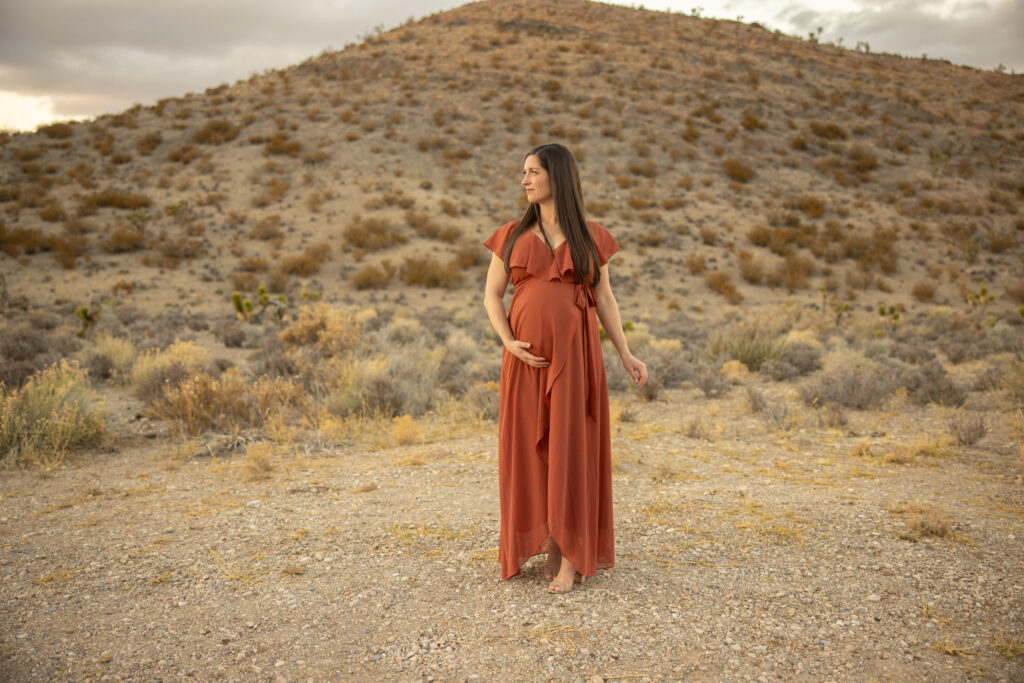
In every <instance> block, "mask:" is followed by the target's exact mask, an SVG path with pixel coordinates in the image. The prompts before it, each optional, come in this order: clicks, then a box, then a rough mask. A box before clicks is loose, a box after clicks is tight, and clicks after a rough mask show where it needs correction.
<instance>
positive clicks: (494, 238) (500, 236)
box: [484, 221, 518, 258]
mask: <svg viewBox="0 0 1024 683" xmlns="http://www.w3.org/2000/svg"><path fill="white" fill-rule="evenodd" d="M516 225H518V222H517V221H510V222H508V223H506V224H505V225H503V226H501V227H500V228H498V229H497V230H495V231H494V234H493V235H491V236H490V237H488V238H487V239H486V240H484V246H485V247H487V248H488V249H490V250H491V251H493V252H494V253H495V254H496V255H497V257H498V258H501V255H502V254H503V253H504V251H505V242H506V241H507V240H508V236H509V234H511V232H512V229H513V228H515V227H516Z"/></svg>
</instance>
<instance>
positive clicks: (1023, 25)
mask: <svg viewBox="0 0 1024 683" xmlns="http://www.w3.org/2000/svg"><path fill="white" fill-rule="evenodd" d="M862 5H863V6H862V9H860V10H858V11H856V12H845V13H835V12H818V11H814V10H812V9H808V8H807V7H806V6H804V5H797V4H793V5H790V6H789V7H787V8H786V9H785V10H783V11H781V12H780V13H779V14H778V17H779V20H780V21H781V22H782V23H785V24H789V25H791V26H793V27H794V29H796V31H797V32H798V33H799V34H800V35H807V34H808V33H810V32H811V31H815V30H817V28H818V27H822V28H823V29H824V31H823V33H822V39H823V40H830V41H835V40H837V39H838V38H840V37H842V38H843V39H844V40H845V44H846V45H847V46H851V47H852V46H854V45H855V44H856V43H857V42H859V41H862V42H866V43H868V44H870V46H871V49H872V51H874V52H892V53H897V54H902V55H904V56H907V57H920V56H921V55H923V54H927V55H928V56H929V57H932V58H936V57H941V58H942V59H948V60H949V61H951V62H953V63H955V64H964V65H967V66H973V67H977V68H981V69H994V68H996V67H998V66H999V65H1000V64H1002V65H1004V66H1005V67H1006V68H1007V69H1013V70H1015V71H1016V72H1018V73H1020V72H1022V71H1024V0H995V1H993V2H984V1H978V2H962V3H957V4H955V5H953V6H952V7H951V8H946V5H945V3H941V2H935V1H934V0H933V1H931V2H918V1H915V0H871V1H868V2H864V3H862Z"/></svg>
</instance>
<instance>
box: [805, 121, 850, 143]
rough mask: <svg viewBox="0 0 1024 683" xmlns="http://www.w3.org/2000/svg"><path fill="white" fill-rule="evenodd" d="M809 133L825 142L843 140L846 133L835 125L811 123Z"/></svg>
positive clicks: (818, 122)
mask: <svg viewBox="0 0 1024 683" xmlns="http://www.w3.org/2000/svg"><path fill="white" fill-rule="evenodd" d="M811 132H812V133H814V134H815V135H816V136H818V137H819V138H823V139H825V140H845V139H846V131H845V130H843V128H842V127H841V126H839V125H838V124H835V123H821V122H820V121H811Z"/></svg>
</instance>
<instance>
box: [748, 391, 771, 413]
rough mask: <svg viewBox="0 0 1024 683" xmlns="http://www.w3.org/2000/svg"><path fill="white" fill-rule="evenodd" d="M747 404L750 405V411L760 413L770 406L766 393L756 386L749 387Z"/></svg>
mask: <svg viewBox="0 0 1024 683" xmlns="http://www.w3.org/2000/svg"><path fill="white" fill-rule="evenodd" d="M747 405H748V406H749V407H750V412H752V413H760V412H763V411H764V410H765V409H766V408H767V407H768V402H767V401H765V399H764V394H762V393H761V392H760V390H758V389H757V388H756V387H747Z"/></svg>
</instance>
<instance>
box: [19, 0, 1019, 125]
mask: <svg viewBox="0 0 1024 683" xmlns="http://www.w3.org/2000/svg"><path fill="white" fill-rule="evenodd" d="M461 4H464V0H369V1H367V0H359V1H358V2H357V1H355V0H291V1H286V2H282V1H281V0H159V1H158V0H0V129H11V130H31V129H34V128H35V127H36V126H37V125H39V124H40V123H44V122H47V121H53V120H58V119H67V118H81V117H89V116H94V115H97V114H102V113H111V112H117V111H121V110H124V109H126V108H128V107H130V106H132V105H133V104H136V103H139V104H152V103H153V102H155V101H156V100H157V99H160V98H162V97H173V96H179V95H184V94H185V93H187V92H201V91H203V90H205V89H206V88H208V87H213V86H217V85H220V84H221V83H233V82H235V81H237V80H239V79H244V78H248V77H249V76H251V75H252V74H254V73H260V72H262V71H264V70H266V69H277V68H281V67H286V66H289V65H292V64H296V63H298V62H301V61H303V60H304V59H306V58H307V57H312V56H315V55H317V54H319V53H320V52H322V51H323V50H324V49H328V48H332V49H340V48H342V47H344V46H345V45H346V44H347V43H351V42H355V41H357V40H358V39H359V37H360V36H364V35H366V34H368V33H369V32H371V31H373V29H374V28H375V27H376V26H383V27H384V28H388V29H390V28H393V27H395V26H397V25H398V24H401V23H402V22H404V21H405V20H406V19H408V18H410V17H415V18H419V17H423V16H426V15H428V14H432V13H434V12H438V11H442V10H447V9H451V8H453V7H457V6H459V5H461ZM616 4H632V3H623V2H619V3H616ZM635 4H636V5H637V6H639V5H640V4H642V5H643V6H644V7H646V8H647V9H658V10H665V9H671V10H674V11H679V12H686V13H691V12H693V11H694V10H695V8H701V9H700V14H701V16H705V17H717V18H724V19H736V18H738V17H742V19H743V21H746V22H752V21H756V22H758V23H760V24H762V25H763V26H765V27H767V28H770V29H780V30H782V31H784V32H785V33H789V34H791V35H799V36H803V37H806V36H807V34H808V33H809V32H811V31H815V30H817V29H818V28H819V27H820V28H821V29H822V33H821V40H823V41H825V42H830V41H836V40H838V39H839V38H842V39H843V45H845V46H848V47H853V46H855V45H856V44H857V43H858V42H865V43H868V44H869V45H870V46H871V50H872V51H873V52H895V53H899V54H903V55H906V56H913V57H918V56H921V55H922V54H927V55H928V56H929V57H941V58H943V59H948V60H950V61H952V62H954V63H956V64H966V65H969V66H975V67H979V68H983V69H994V68H997V67H998V66H999V65H1000V64H1002V65H1003V66H1004V67H1005V68H1006V69H1007V70H1013V71H1015V72H1017V73H1020V72H1022V71H1024V0H962V1H961V0H920V1H914V0H647V1H646V2H644V3H635ZM525 6H527V7H528V6H529V3H526V4H525Z"/></svg>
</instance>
